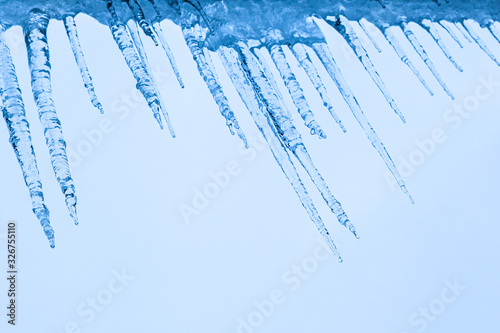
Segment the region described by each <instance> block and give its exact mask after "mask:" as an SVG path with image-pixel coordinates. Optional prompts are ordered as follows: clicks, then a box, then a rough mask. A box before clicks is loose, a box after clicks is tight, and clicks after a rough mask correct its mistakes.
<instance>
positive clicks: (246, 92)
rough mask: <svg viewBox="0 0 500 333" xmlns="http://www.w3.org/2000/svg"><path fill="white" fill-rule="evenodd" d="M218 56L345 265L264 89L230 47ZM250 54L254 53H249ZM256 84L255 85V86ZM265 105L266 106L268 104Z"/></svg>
mask: <svg viewBox="0 0 500 333" xmlns="http://www.w3.org/2000/svg"><path fill="white" fill-rule="evenodd" d="M218 52H219V55H220V57H221V60H222V63H223V64H224V67H225V69H226V71H227V73H228V75H229V77H230V78H231V80H232V82H233V84H234V86H235V87H236V90H237V91H238V93H239V95H240V96H241V99H242V100H243V102H244V103H245V105H246V106H247V108H248V110H249V112H250V115H251V116H252V118H253V120H254V122H255V124H256V125H257V127H258V128H259V131H260V132H261V133H262V135H263V136H264V139H265V140H266V141H267V143H268V146H269V148H270V149H271V152H272V153H273V156H274V158H275V159H276V162H277V163H278V165H279V166H280V167H281V170H282V171H283V173H284V174H285V176H286V177H287V179H288V181H289V182H290V184H291V185H292V187H293V189H294V190H295V193H297V196H298V197H299V200H300V202H301V203H302V206H303V207H304V208H305V210H306V211H307V213H308V215H309V217H310V219H311V220H312V221H313V223H314V224H315V226H316V228H317V229H318V231H319V232H320V234H321V235H322V236H323V239H324V240H325V241H326V243H327V244H328V246H329V247H330V249H331V250H332V252H333V254H334V255H335V256H337V257H338V259H339V261H340V262H342V258H341V257H340V254H339V252H338V250H337V247H336V246H335V244H334V243H333V240H332V238H331V236H330V233H329V232H328V230H327V229H326V227H325V224H324V223H323V221H322V220H321V217H320V216H319V214H318V211H317V210H316V207H315V206H314V204H313V202H312V199H311V197H310V196H309V194H308V193H307V190H306V188H305V187H304V184H303V183H302V180H301V179H300V176H299V174H298V173H297V170H296V169H295V166H294V165H293V163H292V160H291V159H290V155H289V154H288V152H287V150H286V149H285V147H284V146H283V143H282V142H281V141H280V139H279V137H278V134H277V133H276V130H275V129H274V125H273V123H272V121H271V120H270V118H269V115H268V114H267V112H266V111H264V110H263V109H262V104H261V103H260V101H259V100H258V99H257V96H256V95H255V91H258V89H260V87H259V88H257V89H256V88H255V87H252V86H251V84H250V83H249V81H248V80H247V78H246V76H245V73H244V72H243V69H242V68H241V67H240V65H239V63H238V60H237V58H236V56H235V55H234V51H233V50H230V49H228V48H226V47H222V48H220V49H219V51H218ZM248 54H250V53H249V52H248ZM244 66H245V65H244ZM247 74H248V75H251V73H249V72H248V67H247ZM253 83H254V84H255V82H253ZM271 91H272V88H271ZM263 102H264V103H265V101H263Z"/></svg>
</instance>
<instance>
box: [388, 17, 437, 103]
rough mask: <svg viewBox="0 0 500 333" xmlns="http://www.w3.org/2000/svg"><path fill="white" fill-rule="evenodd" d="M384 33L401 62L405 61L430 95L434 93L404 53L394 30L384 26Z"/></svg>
mask: <svg viewBox="0 0 500 333" xmlns="http://www.w3.org/2000/svg"><path fill="white" fill-rule="evenodd" d="M384 35H385V38H386V39H387V41H388V42H389V44H391V46H392V47H393V49H394V51H396V54H397V55H398V57H399V58H400V59H401V61H402V62H403V63H405V64H406V65H407V66H408V67H409V68H410V70H411V71H412V72H413V74H414V75H415V76H416V77H417V78H418V80H419V81H420V83H422V85H423V86H424V88H425V89H426V90H427V91H428V92H429V94H431V96H434V93H433V92H432V90H431V88H430V87H429V85H428V84H427V82H426V81H425V80H424V78H423V77H422V74H420V72H419V71H418V69H417V68H416V67H415V65H413V63H412V62H411V60H410V58H408V55H407V54H406V52H405V50H404V49H403V48H402V47H401V45H400V44H399V41H398V39H397V37H396V35H394V32H393V31H392V30H391V28H390V27H389V28H386V29H385V30H384Z"/></svg>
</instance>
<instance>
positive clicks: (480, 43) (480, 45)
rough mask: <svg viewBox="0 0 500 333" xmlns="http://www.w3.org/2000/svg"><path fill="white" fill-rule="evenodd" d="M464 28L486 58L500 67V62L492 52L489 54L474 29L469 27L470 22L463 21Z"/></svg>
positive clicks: (489, 51) (488, 50)
mask: <svg viewBox="0 0 500 333" xmlns="http://www.w3.org/2000/svg"><path fill="white" fill-rule="evenodd" d="M464 26H465V29H467V31H468V32H469V34H470V35H471V37H472V39H473V40H474V41H475V42H476V44H477V45H479V47H480V48H481V50H483V51H484V53H486V54H487V55H488V57H490V58H491V60H493V61H494V62H495V63H496V64H497V65H498V66H500V60H498V58H497V57H495V55H494V54H493V52H491V50H490V49H489V48H488V46H487V45H486V43H485V42H484V41H483V40H482V39H481V37H479V35H478V34H477V33H476V31H475V30H474V27H473V26H472V25H471V23H470V21H468V20H465V21H464Z"/></svg>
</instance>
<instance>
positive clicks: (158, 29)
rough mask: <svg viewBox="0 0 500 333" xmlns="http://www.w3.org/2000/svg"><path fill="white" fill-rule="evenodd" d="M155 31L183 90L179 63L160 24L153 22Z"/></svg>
mask: <svg viewBox="0 0 500 333" xmlns="http://www.w3.org/2000/svg"><path fill="white" fill-rule="evenodd" d="M153 29H154V31H155V32H156V35H157V36H158V39H159V41H160V44H161V46H162V47H163V50H164V51H165V54H166V55H167V57H168V61H169V62H170V66H172V70H173V71H174V74H175V77H176V78H177V81H178V82H179V84H180V86H181V88H184V82H182V77H181V74H180V72H179V68H178V67H177V63H176V61H175V57H174V54H173V53H172V50H171V49H170V46H169V45H168V42H167V39H166V38H165V35H164V34H163V30H162V29H161V25H160V22H153Z"/></svg>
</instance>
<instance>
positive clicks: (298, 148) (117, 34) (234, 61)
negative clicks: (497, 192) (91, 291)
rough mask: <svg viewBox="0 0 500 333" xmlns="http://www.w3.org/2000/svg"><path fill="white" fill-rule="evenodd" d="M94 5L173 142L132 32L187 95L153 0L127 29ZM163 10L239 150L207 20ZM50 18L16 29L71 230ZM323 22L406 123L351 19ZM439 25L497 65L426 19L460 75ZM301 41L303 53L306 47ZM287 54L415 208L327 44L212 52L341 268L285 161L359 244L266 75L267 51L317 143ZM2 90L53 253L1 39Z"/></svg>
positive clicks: (470, 36) (72, 35) (454, 29)
mask: <svg viewBox="0 0 500 333" xmlns="http://www.w3.org/2000/svg"><path fill="white" fill-rule="evenodd" d="M100 1H105V2H106V5H107V8H108V10H109V13H110V14H111V20H110V21H109V28H110V30H111V33H112V36H113V38H114V40H115V42H116V44H117V46H118V47H119V49H120V51H121V53H122V54H123V58H124V59H125V61H126V63H127V65H128V67H129V68H130V70H131V73H132V75H133V76H134V78H135V79H136V81H137V89H138V90H139V91H140V92H141V93H142V95H143V96H144V98H145V99H146V101H147V103H148V105H149V107H150V108H151V110H152V112H153V116H154V118H155V119H156V120H157V121H158V123H159V125H160V127H161V128H162V129H163V126H164V125H163V123H164V122H165V123H166V125H167V128H168V130H169V131H170V133H171V135H172V137H175V133H174V129H173V126H172V124H171V122H170V119H169V116H168V113H167V109H166V107H165V104H164V103H163V100H162V98H161V96H160V93H159V90H158V87H157V85H156V83H155V81H154V79H153V75H152V71H151V68H150V65H149V63H148V58H147V55H146V52H145V50H144V46H143V43H142V41H141V36H140V34H139V29H142V30H143V32H144V34H145V35H146V36H148V37H150V38H152V39H153V41H154V42H155V44H156V45H161V47H162V48H163V49H164V51H165V53H166V56H167V57H168V60H169V62H170V64H171V66H172V68H173V71H174V73H175V75H176V77H177V80H178V82H179V84H180V85H181V87H184V83H183V81H182V79H181V76H180V73H179V70H178V69H177V66H176V63H175V59H174V56H173V54H172V52H171V50H170V47H169V45H168V44H167V41H166V38H165V35H164V32H163V31H162V28H161V26H160V22H161V17H162V13H161V11H160V9H159V8H158V6H157V5H156V4H155V1H154V0H149V5H151V6H153V8H154V10H155V11H156V14H157V16H156V17H154V18H151V20H149V19H148V18H146V17H145V14H144V11H143V10H142V8H141V6H140V4H139V2H138V0H126V1H125V3H126V6H128V7H129V9H130V12H131V15H132V17H133V19H129V20H128V21H127V22H122V21H121V20H120V18H119V17H118V15H117V14H116V11H115V7H114V5H115V4H114V3H113V2H112V0H100ZM380 3H381V4H382V5H383V2H382V1H380ZM169 4H170V5H171V6H172V8H174V10H175V11H176V12H177V13H178V14H179V20H180V22H181V28H182V32H183V35H184V38H185V41H186V43H187V45H188V47H189V49H190V51H191V53H192V55H193V58H194V60H195V61H196V64H197V67H198V70H199V73H200V75H201V76H202V78H203V80H204V81H205V83H206V85H207V87H208V89H209V90H210V93H211V94H212V96H213V98H214V100H215V102H216V103H217V105H218V107H219V111H220V113H221V115H222V116H223V117H224V118H225V121H226V124H227V126H228V127H229V130H230V132H231V134H235V133H237V134H238V136H239V137H240V138H241V139H242V140H243V141H244V142H245V144H246V139H245V135H244V133H243V130H242V129H241V128H240V126H239V124H238V121H237V120H236V118H235V115H234V113H233V111H232V110H231V108H230V106H229V103H228V100H227V98H226V96H225V94H224V91H223V88H222V86H221V84H220V82H219V78H218V75H217V73H216V71H215V69H214V66H213V64H212V60H211V52H210V51H209V50H208V48H207V46H208V45H207V42H206V39H205V37H206V34H207V30H208V33H210V29H212V28H211V27H210V23H209V19H208V18H207V15H206V14H205V13H204V11H203V8H202V6H201V5H200V4H199V3H198V2H197V1H196V0H185V1H184V2H181V3H179V2H178V1H177V0H170V1H169ZM183 6H192V7H191V12H190V14H188V15H186V14H185V13H184V12H183V10H184V7H183ZM193 8H194V9H195V10H194V13H197V14H193ZM49 19H50V17H49V16H48V14H47V13H46V12H44V11H43V10H41V9H33V10H31V11H30V13H29V16H28V19H27V20H26V21H25V22H24V24H23V31H24V34H25V39H26V47H27V49H28V62H29V68H30V71H31V85H32V91H33V96H34V99H35V102H36V106H37V108H38V115H39V118H40V121H41V123H42V125H43V128H44V133H45V138H46V144H47V147H48V150H49V153H50V158H51V163H52V166H53V169H54V173H55V176H56V178H57V180H58V182H59V184H60V186H61V190H62V192H63V193H64V195H65V198H66V205H67V207H68V210H69V213H70V215H71V216H72V218H73V220H74V223H75V224H78V219H77V213H76V202H77V200H76V195H75V187H74V185H73V180H72V178H71V173H70V169H69V165H68V157H67V155H66V143H65V140H64V137H63V132H62V128H61V124H60V122H59V119H58V116H57V113H56V109H55V106H54V102H53V100H52V92H51V91H52V88H51V78H50V70H51V67H50V55H49V47H48V44H47V26H48V24H49ZM327 22H329V23H330V25H331V26H332V27H334V28H335V29H336V31H338V32H339V33H340V34H341V35H342V36H343V37H344V39H345V40H346V41H347V43H348V44H349V45H350V46H351V47H352V49H353V51H354V52H355V53H356V55H357V56H358V58H359V60H360V61H361V63H362V64H363V66H364V68H365V69H366V71H367V72H368V74H369V75H370V77H371V78H372V79H373V81H374V82H375V84H376V85H377V87H378V88H379V89H380V91H381V92H382V94H383V96H384V97H385V99H386V100H387V102H388V103H389V105H390V107H391V108H392V109H393V110H394V112H395V113H396V114H397V115H398V116H399V117H400V118H401V120H402V121H403V122H404V121H405V118H404V116H403V114H402V113H401V111H400V110H399V108H398V106H397V105H396V103H395V101H394V99H393V98H392V97H391V95H390V93H389V91H388V90H387V88H386V86H385V85H384V82H383V81H382V78H381V77H380V75H379V74H378V73H377V71H376V69H375V67H374V65H373V63H372V62H371V60H370V57H369V55H368V53H367V51H366V50H365V47H364V46H363V45H362V43H361V41H360V39H359V37H358V36H357V34H356V32H355V30H354V29H353V27H352V26H351V23H350V22H349V21H348V19H347V18H346V17H344V16H342V15H339V16H336V17H328V18H327ZM359 24H360V26H361V27H362V28H363V30H364V31H365V32H366V34H367V35H368V37H369V38H370V40H371V41H372V42H373V44H374V46H375V48H376V49H377V50H378V51H379V52H380V48H379V46H378V45H377V44H376V42H375V41H374V39H373V38H372V36H371V35H370V33H369V29H368V27H369V26H368V25H369V23H368V22H367V21H366V20H365V19H361V20H360V21H359ZM64 25H65V27H66V31H67V35H68V38H69V40H70V44H71V48H72V50H73V53H74V56H75V60H76V63H77V64H78V67H79V68H80V72H81V76H82V79H83V83H84V85H85V88H86V89H87V91H88V94H89V96H90V99H91V101H92V104H93V105H94V106H95V107H96V108H97V109H99V110H100V112H101V113H102V112H103V108H102V105H101V103H100V102H99V100H98V98H97V95H96V93H95V90H94V86H93V84H92V78H91V76H90V74H89V71H88V68H87V65H86V63H85V58H84V53H83V51H82V47H81V45H80V42H79V40H78V33H77V27H76V25H75V20H74V17H73V16H72V15H67V16H65V17H64ZM438 25H440V26H441V27H442V28H444V30H442V31H446V32H447V33H449V34H450V35H451V37H452V38H453V39H454V40H455V41H456V42H457V43H458V44H459V45H460V47H463V41H462V40H465V41H468V42H472V41H474V42H475V43H477V44H478V45H479V46H480V47H481V49H482V50H484V51H485V52H486V53H487V54H488V56H489V57H490V58H491V59H492V60H494V61H495V62H496V63H497V64H498V65H500V62H499V60H498V59H497V58H495V56H494V55H493V53H492V52H491V51H490V50H489V49H488V46H487V45H486V43H485V42H484V41H483V40H482V39H481V38H480V37H479V36H478V34H477V33H476V32H475V31H474V29H473V28H472V26H471V25H470V23H469V21H464V25H462V23H461V22H456V23H450V22H447V21H441V22H431V21H429V20H424V21H423V22H422V26H424V27H425V28H426V29H427V31H428V32H429V33H430V35H431V36H432V37H433V39H434V40H435V41H436V43H437V44H438V46H439V47H440V48H441V50H442V51H443V53H444V54H445V55H446V57H447V58H448V59H449V60H450V61H451V62H452V64H453V65H454V66H455V67H456V68H457V70H459V71H462V68H461V67H460V66H459V65H458V64H457V62H456V61H455V59H454V58H453V56H452V55H451V54H450V52H449V51H448V49H447V48H446V46H445V45H444V42H443V39H442V38H441V36H440V33H439V30H438V28H437V26H438ZM487 27H488V28H489V31H490V32H491V33H492V34H493V35H494V36H495V38H496V39H497V40H498V41H499V42H500V32H499V30H498V23H497V22H494V21H491V22H488V24H487ZM401 28H402V29H403V32H404V35H405V36H406V38H407V39H408V40H409V42H410V43H411V45H412V46H413V47H414V48H415V50H416V51H417V53H418V54H419V56H420V57H421V58H422V60H423V61H424V62H425V64H426V65H427V67H428V68H429V70H430V71H431V72H432V74H433V75H434V76H435V78H436V80H437V81H438V82H439V84H440V85H441V86H442V87H443V89H444V90H445V91H446V93H447V94H448V95H450V97H451V98H454V97H453V94H452V93H451V91H450V89H449V88H448V87H447V85H446V84H445V82H444V81H443V79H442V78H441V76H440V75H439V73H438V72H437V70H436V68H435V67H434V65H433V63H432V61H431V59H430V58H429V56H428V55H427V53H426V52H425V50H424V48H423V47H422V45H421V44H420V42H419V41H418V39H417V37H416V35H415V34H414V33H413V32H412V30H411V28H410V26H409V25H408V24H407V22H405V20H404V19H402V21H401ZM0 29H1V33H2V34H3V32H4V30H5V28H4V27H3V26H0ZM394 29H397V28H396V27H391V26H387V27H385V28H384V29H383V31H382V32H383V34H384V36H385V37H386V39H387V41H388V42H389V43H390V45H391V46H392V47H393V48H394V50H395V52H396V53H397V55H398V56H399V58H400V59H401V61H402V62H404V63H405V64H406V65H407V66H408V67H409V69H410V70H411V72H413V74H414V75H415V76H416V77H417V78H418V80H419V81H420V82H421V83H422V85H423V86H424V87H425V89H427V90H428V91H429V93H430V94H431V95H432V94H433V92H432V91H431V89H430V88H429V86H428V84H427V83H426V82H425V80H424V79H423V77H422V75H421V74H420V73H419V71H418V70H417V69H416V67H415V66H414V65H413V64H412V62H411V60H410V59H409V57H408V55H407V54H406V53H405V51H404V50H403V48H402V47H401V46H400V44H399V42H398V40H397V38H396V35H395V33H394ZM458 34H461V35H462V36H461V38H459V37H458ZM304 43H306V44H308V45H305V44H304ZM284 47H289V48H290V50H291V51H292V53H293V55H294V56H295V57H296V59H297V60H298V62H299V63H300V65H301V66H302V67H303V69H304V70H305V72H306V73H307V75H308V76H309V79H310V80H311V82H312V84H313V86H314V87H315V88H316V90H317V91H318V93H319V95H320V96H321V98H322V100H323V102H324V106H325V107H326V108H327V110H328V111H329V112H330V114H331V115H332V117H333V119H334V120H335V122H337V123H338V125H339V127H340V129H341V130H342V131H343V132H346V129H345V127H344V126H343V124H342V122H341V120H340V119H339V117H338V116H337V114H336V113H335V110H334V107H333V103H332V101H331V99H330V98H329V96H328V93H327V90H326V88H325V85H324V83H323V79H322V78H321V76H320V75H319V72H318V70H317V68H316V66H315V64H314V63H313V61H312V60H311V54H316V56H317V57H318V58H319V59H320V60H321V63H322V64H323V66H324V67H325V69H326V71H327V72H328V74H329V75H330V76H331V78H332V79H333V81H334V82H335V84H336V86H337V88H338V90H339V91H340V93H341V95H342V96H343V98H344V100H345V102H346V103H347V105H348V106H349V108H350V109H351V111H352V113H353V115H354V117H355V118H356V120H357V121H358V123H359V125H360V126H361V127H362V129H363V131H364V132H365V133H366V136H367V137H368V139H369V141H370V142H371V144H372V145H373V147H374V148H375V149H376V150H377V152H378V153H379V154H380V156H381V157H382V159H383V161H384V162H385V164H386V165H387V167H388V168H389V170H390V171H391V173H392V174H393V176H394V178H395V179H396V181H397V183H398V184H399V186H400V187H401V189H402V190H403V192H404V193H405V194H406V195H407V196H408V198H409V199H410V201H412V202H413V200H412V199H411V196H410V194H409V193H408V191H407V189H406V186H405V183H404V181H403V179H402V177H401V176H400V174H399V172H398V170H397V168H396V166H395V165H394V162H393V161H392V159H391V157H390V155H389V153H388V152H387V150H386V148H385V146H384V144H383V143H382V142H381V140H380V139H379V137H378V136H377V134H376V133H375V131H374V129H373V127H372V126H371V125H370V123H369V121H368V119H367V118H366V116H365V114H364V113H363V111H362V109H361V107H360V105H359V104H358V102H357V100H356V98H355V96H354V94H353V93H352V91H351V89H350V88H349V86H348V85H347V82H346V80H345V79H344V76H343V74H342V72H341V70H340V68H339V67H338V66H337V64H336V62H335V60H334V57H333V55H332V54H331V51H330V49H329V47H328V45H327V44H326V42H321V41H317V40H316V39H315V40H314V42H311V43H307V42H303V43H295V44H293V45H292V44H290V43H284V42H283V40H282V37H281V34H280V31H271V32H270V33H269V34H268V35H266V36H265V37H264V38H263V39H262V40H260V41H255V40H241V39H239V40H236V41H234V43H233V44H232V45H225V46H220V47H219V48H218V49H217V50H216V51H217V54H218V56H219V57H220V59H221V61H222V63H223V65H224V67H225V69H226V71H227V74H228V75H229V77H230V79H231V80H232V83H233V84H234V86H235V88H236V90H237V91H238V93H239V95H240V97H241V99H242V100H243V102H244V103H245V105H246V107H247V108H248V111H249V112H250V114H251V116H252V118H253V120H254V121H255V124H256V126H257V127H258V129H259V130H260V132H261V133H262V135H263V136H264V138H265V139H266V140H267V143H268V144H269V148H270V149H271V151H272V153H273V155H274V157H275V159H276V161H277V163H278V164H279V166H280V167H281V169H282V170H283V173H284V174H285V175H286V177H287V178H288V180H289V181H290V183H291V185H292V187H293V189H294V190H295V192H296V193H297V195H298V197H299V199H300V201H301V203H302V205H303V206H304V208H305V209H306V211H307V213H308V215H309V217H310V218H311V220H312V221H313V222H314V224H315V226H316V228H317V229H318V230H319V232H320V233H321V235H322V236H323V237H324V239H325V240H326V241H327V243H328V244H329V246H330V248H331V250H332V251H333V252H334V253H335V254H336V255H337V256H338V258H339V260H340V261H341V260H342V259H341V257H340V255H339V253H338V251H337V249H336V246H335V244H334V243H333V241H332V239H331V237H330V234H329V232H328V230H327V229H326V227H325V225H324V223H323V221H322V219H321V217H320V216H319V214H318V212H317V210H316V208H315V206H314V204H313V202H312V200H311V198H310V196H309V194H308V193H307V190H306V188H305V187H304V184H303V182H302V180H301V179H300V177H299V174H298V172H297V169H296V167H297V165H296V164H295V162H294V159H292V156H291V155H293V156H294V157H295V159H296V160H297V161H298V162H299V164H300V165H301V166H302V167H303V168H304V169H305V170H306V171H307V173H308V175H309V177H310V178H311V180H312V182H313V183H314V185H315V186H316V188H317V189H318V191H319V192H320V193H321V195H322V196H323V198H324V200H325V201H326V203H327V204H328V206H329V207H330V209H331V211H332V212H333V213H334V214H335V216H336V217H337V219H338V221H339V222H340V223H341V224H342V225H344V226H345V227H346V228H348V229H349V230H350V231H351V232H352V233H353V234H354V235H355V236H356V237H358V236H357V234H356V230H355V228H354V226H353V225H352V223H351V222H350V221H349V219H348V217H347V215H346V213H345V212H344V210H343V209H342V207H341V205H340V203H339V202H338V201H337V200H336V199H335V197H334V196H333V194H332V193H331V191H330V189H329V188H328V186H327V185H326V183H325V181H324V180H323V178H322V176H321V174H320V173H319V172H318V170H317V169H316V167H315V166H314V164H313V161H312V159H311V157H310V156H309V153H308V151H307V149H306V147H305V145H304V142H303V140H302V137H301V135H300V133H299V131H298V130H297V128H296V127H295V126H294V124H293V122H292V115H291V112H290V111H289V110H288V109H287V107H286V106H285V103H284V100H283V96H282V92H281V91H280V90H279V88H278V86H277V84H276V81H275V78H274V77H273V75H272V73H271V70H270V67H269V66H271V65H270V64H268V63H267V62H266V60H265V57H264V52H269V55H270V57H271V59H272V61H273V64H274V65H275V66H276V69H277V71H278V72H279V74H280V76H281V79H282V80H283V82H284V84H285V86H286V88H287V90H288V93H289V94H290V96H291V99H292V101H293V103H294V104H295V106H296V108H297V111H298V113H299V115H300V117H301V118H302V120H303V122H304V124H305V126H306V127H308V128H309V131H310V133H311V134H313V135H317V136H318V137H319V138H326V135H325V133H324V132H323V130H322V129H321V127H320V124H319V123H318V122H317V121H316V119H315V116H314V113H313V111H312V110H311V107H310V106H309V104H308V102H307V100H306V98H305V96H304V93H303V90H302V88H301V85H300V83H299V81H298V80H297V78H296V76H295V74H294V73H293V71H292V69H291V67H290V65H289V63H288V60H287V57H286V55H285V52H284V51H283V48H284ZM0 85H1V86H0V92H1V106H2V110H3V116H4V119H5V121H6V123H7V127H8V130H9V134H10V142H11V144H12V146H13V148H14V151H15V154H16V156H17V159H18V161H19V164H20V166H21V169H22V172H23V175H24V179H25V181H26V185H27V187H28V189H29V192H30V195H31V199H32V207H33V212H34V213H35V215H36V216H37V218H38V219H39V220H40V223H41V224H42V227H43V230H44V232H45V234H46V236H47V238H48V239H49V242H50V246H51V247H54V245H55V243H54V232H53V230H52V227H51V226H50V221H49V211H48V209H47V207H46V206H45V204H44V198H43V193H42V184H41V180H40V176H39V172H38V169H37V163H36V158H35V153H34V150H33V146H32V143H31V136H30V130H29V124H28V121H27V119H26V115H25V108H24V104H23V99H22V97H21V91H20V88H19V84H18V81H17V77H16V72H15V68H14V64H13V62H12V58H11V55H10V51H9V48H8V46H7V45H6V43H5V41H4V39H3V37H2V38H0Z"/></svg>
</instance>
